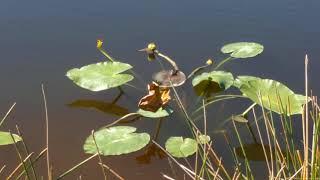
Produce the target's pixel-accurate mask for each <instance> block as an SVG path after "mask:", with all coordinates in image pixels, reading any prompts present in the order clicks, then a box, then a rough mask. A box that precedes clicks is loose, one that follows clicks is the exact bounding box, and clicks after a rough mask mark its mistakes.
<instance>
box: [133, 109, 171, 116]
mask: <svg viewBox="0 0 320 180" xmlns="http://www.w3.org/2000/svg"><path fill="white" fill-rule="evenodd" d="M137 113H138V114H140V115H141V116H144V117H148V118H161V117H166V116H170V114H172V113H173V110H172V109H170V108H168V107H167V108H164V109H163V108H162V107H160V108H159V109H158V110H157V111H156V112H152V111H145V110H143V109H139V110H138V111H137Z"/></svg>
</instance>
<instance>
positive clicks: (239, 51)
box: [221, 42, 263, 58]
mask: <svg viewBox="0 0 320 180" xmlns="http://www.w3.org/2000/svg"><path fill="white" fill-rule="evenodd" d="M221 51H222V52H223V53H225V54H229V53H231V54H230V56H231V57H234V58H249V57H254V56H257V55H258V54H260V53H262V51H263V45H261V44H258V43H255V42H236V43H231V44H227V45H225V46H223V47H222V48H221Z"/></svg>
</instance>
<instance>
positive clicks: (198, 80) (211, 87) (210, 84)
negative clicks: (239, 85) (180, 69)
mask: <svg viewBox="0 0 320 180" xmlns="http://www.w3.org/2000/svg"><path fill="white" fill-rule="evenodd" d="M232 84H233V76H232V74H231V73H229V72H225V71H212V72H209V73H207V72H205V73H202V74H200V75H198V76H196V77H195V78H193V80H192V85H193V87H194V89H195V91H196V93H197V94H198V95H201V94H205V93H208V92H209V93H210V92H211V93H217V92H220V91H224V90H226V89H228V88H229V87H230V86H231V85H232Z"/></svg>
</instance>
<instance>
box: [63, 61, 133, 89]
mask: <svg viewBox="0 0 320 180" xmlns="http://www.w3.org/2000/svg"><path fill="white" fill-rule="evenodd" d="M131 68H132V66H131V65H130V64H126V63H121V62H100V63H96V64H90V65H87V66H83V67H81V68H80V69H78V68H74V69H71V70H69V71H68V72H67V74H66V76H67V77H68V78H69V79H71V80H72V81H73V82H74V83H75V84H77V85H78V86H80V87H82V88H85V89H88V90H91V91H102V90H106V89H110V88H114V87H118V86H121V85H123V84H125V83H127V82H129V81H131V80H132V79H133V76H132V75H130V74H120V73H122V72H124V71H127V70H129V69H131Z"/></svg>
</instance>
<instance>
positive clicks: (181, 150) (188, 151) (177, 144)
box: [165, 137, 198, 158]
mask: <svg viewBox="0 0 320 180" xmlns="http://www.w3.org/2000/svg"><path fill="white" fill-rule="evenodd" d="M165 146H166V150H167V151H168V152H169V153H170V154H171V155H172V156H174V157H177V158H181V157H188V156H190V155H192V154H194V153H195V152H196V151H197V148H198V145H197V141H195V140H194V139H190V138H185V139H184V138H183V137H170V138H169V139H168V140H167V142H166V144H165Z"/></svg>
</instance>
